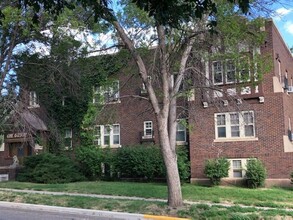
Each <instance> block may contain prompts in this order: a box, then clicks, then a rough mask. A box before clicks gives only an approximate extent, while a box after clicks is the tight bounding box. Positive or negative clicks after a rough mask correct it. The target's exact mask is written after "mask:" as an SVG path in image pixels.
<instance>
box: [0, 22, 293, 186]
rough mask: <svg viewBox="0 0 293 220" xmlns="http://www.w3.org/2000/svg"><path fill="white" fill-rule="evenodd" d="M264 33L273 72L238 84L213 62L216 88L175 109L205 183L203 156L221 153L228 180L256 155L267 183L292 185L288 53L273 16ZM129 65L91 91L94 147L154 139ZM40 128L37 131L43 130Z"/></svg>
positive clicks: (292, 62) (68, 134)
mask: <svg viewBox="0 0 293 220" xmlns="http://www.w3.org/2000/svg"><path fill="white" fill-rule="evenodd" d="M265 31H266V32H267V37H266V40H265V42H264V44H263V45H262V46H261V47H260V48H257V50H256V52H257V53H260V54H261V55H270V59H271V61H270V63H271V64H272V69H271V71H270V72H269V73H266V74H264V76H263V80H259V81H257V82H256V79H255V78H254V74H252V73H250V77H251V78H250V80H248V81H245V82H244V81H241V82H239V79H237V77H235V76H234V77H230V76H231V74H230V75H229V77H228V74H227V69H228V66H229V68H230V73H231V72H233V71H231V68H232V69H233V68H234V67H233V65H228V63H229V61H227V60H225V61H223V60H213V61H210V62H208V63H206V65H203V66H205V69H204V71H205V72H206V76H208V78H209V80H210V81H211V82H213V83H214V84H216V90H209V91H208V90H205V91H203V90H200V89H197V90H196V91H195V94H196V95H195V96H194V97H193V99H189V100H188V101H186V102H183V101H182V103H183V105H184V107H185V109H186V108H189V111H188V114H187V113H186V112H179V113H180V114H179V115H180V116H179V118H180V119H179V123H178V125H177V134H176V140H177V144H178V145H185V146H188V147H189V151H190V163H191V182H200V181H206V180H207V178H206V177H205V175H204V173H203V170H204V164H205V160H207V159H211V158H216V157H219V156H220V157H226V158H228V159H229V160H230V161H231V168H230V171H229V178H227V179H226V180H229V181H232V182H238V181H241V180H243V178H244V176H245V163H246V161H247V159H249V158H259V159H260V160H261V161H263V162H264V164H265V166H266V169H267V171H268V181H267V182H268V184H287V183H288V182H289V177H290V173H291V172H292V171H293V142H292V141H293V136H292V134H291V129H292V127H293V84H292V81H293V58H292V55H291V53H290V51H289V50H288V48H287V46H286V45H285V43H284V42H283V40H282V38H281V36H280V34H279V32H278V30H277V28H276V27H275V26H274V24H273V22H272V21H268V22H267V23H266V26H265ZM132 62H133V61H130V63H129V65H127V67H126V69H127V71H125V70H122V71H121V72H120V73H122V72H123V74H120V73H119V72H118V73H117V74H114V75H113V76H112V82H111V83H109V84H108V85H103V86H97V87H95V88H94V92H93V103H97V102H99V103H101V102H102V103H104V104H105V105H104V107H103V108H102V110H101V112H100V113H99V117H98V118H97V120H96V122H95V124H96V126H95V129H94V133H93V135H94V144H96V145H99V146H102V147H105V146H109V145H110V146H111V147H112V148H118V147H123V146H126V145H138V144H159V139H158V129H157V125H156V119H155V115H154V113H153V110H152V107H151V105H150V103H149V101H148V100H147V93H146V90H145V87H144V85H143V84H142V83H141V81H140V79H139V78H138V77H137V74H136V73H137V71H138V70H137V69H136V67H135V64H134V63H132ZM230 64H231V63H230ZM125 72H127V74H126V73H125ZM236 72H237V71H235V70H234V74H236ZM221 91H222V92H221ZM207 94H209V95H207ZM214 94H215V95H214ZM227 94H229V95H227ZM29 97H30V101H29V103H31V104H32V103H33V102H37V98H36V97H37V96H36V94H34V93H33V92H31V95H30V96H29ZM210 97H213V99H210ZM291 106H292V107H291ZM33 107H38V106H37V105H34V106H33ZM181 120H182V121H184V123H180V121H181ZM185 122H188V123H189V126H188V127H190V128H191V129H190V130H189V131H187V129H186V126H184V124H185ZM44 126H45V125H44ZM44 126H41V128H39V130H40V131H39V132H41V131H42V132H46V129H45V127H44ZM37 130H38V129H37ZM65 138H67V139H70V140H71V141H70V143H71V146H72V138H73V133H72V130H70V129H68V130H66V131H65ZM6 140H7V137H6ZM6 142H7V141H6ZM6 144H8V143H5V147H3V150H2V152H1V149H0V160H3V158H4V157H2V156H1V155H6V156H7V155H8V154H9V150H8V149H9V148H7V147H6V146H8V145H6ZM73 145H74V144H73ZM7 152H8V153H7ZM11 156H12V155H11ZM0 164H1V163H0Z"/></svg>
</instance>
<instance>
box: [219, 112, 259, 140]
mask: <svg viewBox="0 0 293 220" xmlns="http://www.w3.org/2000/svg"><path fill="white" fill-rule="evenodd" d="M215 120H216V122H215V132H216V139H221V138H247V137H255V122H254V112H253V111H247V112H229V113H218V114H215Z"/></svg>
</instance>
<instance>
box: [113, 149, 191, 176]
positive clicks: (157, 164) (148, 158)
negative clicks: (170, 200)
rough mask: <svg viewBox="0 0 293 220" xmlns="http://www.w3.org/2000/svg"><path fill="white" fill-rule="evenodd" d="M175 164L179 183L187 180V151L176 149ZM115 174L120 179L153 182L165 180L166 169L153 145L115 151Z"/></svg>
mask: <svg viewBox="0 0 293 220" xmlns="http://www.w3.org/2000/svg"><path fill="white" fill-rule="evenodd" d="M176 151H177V162H178V170H179V175H180V179H181V181H186V180H188V178H189V176H190V165H189V159H188V151H187V149H186V148H185V147H183V146H182V147H177V148H176ZM113 162H114V167H115V172H116V173H119V174H120V177H122V178H139V179H145V180H154V179H155V178H165V177H166V168H165V165H164V161H163V157H162V154H161V150H160V148H159V147H158V146H155V145H135V146H125V147H122V148H119V149H117V151H116V153H115V157H114V161H113Z"/></svg>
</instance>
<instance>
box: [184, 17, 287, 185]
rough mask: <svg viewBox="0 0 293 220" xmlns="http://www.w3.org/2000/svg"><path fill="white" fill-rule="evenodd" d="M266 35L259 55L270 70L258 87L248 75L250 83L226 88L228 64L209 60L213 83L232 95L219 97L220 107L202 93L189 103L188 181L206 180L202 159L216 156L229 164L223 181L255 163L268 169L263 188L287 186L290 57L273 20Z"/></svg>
mask: <svg viewBox="0 0 293 220" xmlns="http://www.w3.org/2000/svg"><path fill="white" fill-rule="evenodd" d="M265 31H266V33H267V36H266V40H265V42H264V44H263V45H262V46H261V47H260V50H259V52H260V54H261V55H262V56H264V55H269V57H271V58H270V59H271V60H270V63H272V69H271V71H270V72H268V73H265V74H264V76H263V80H262V81H261V82H259V83H257V86H253V85H252V83H251V82H253V80H254V79H253V74H252V73H250V77H251V78H250V79H249V81H250V82H248V83H245V82H237V80H236V79H235V82H236V83H232V84H229V83H228V82H227V81H228V77H227V75H228V71H227V61H211V62H209V65H208V66H207V68H206V70H207V73H208V76H209V77H210V79H211V80H212V81H213V82H214V84H217V87H218V88H219V89H221V90H224V91H226V92H227V93H228V94H229V93H230V94H231V93H232V94H231V95H230V96H229V97H225V95H223V97H221V98H220V100H219V102H218V104H215V103H213V102H211V101H210V100H209V99H208V97H207V96H205V94H202V96H201V97H197V98H196V99H195V100H194V101H192V102H190V103H189V106H190V110H189V123H191V124H194V129H192V130H190V135H189V137H190V139H189V146H190V162H191V182H203V181H206V177H205V175H204V163H205V160H206V159H211V158H217V157H219V156H220V157H226V158H228V159H229V160H230V161H231V167H230V171H229V178H226V180H229V181H232V182H238V180H241V179H243V178H244V175H245V163H246V161H247V159H249V158H258V159H260V160H261V161H262V162H263V163H264V165H265V167H266V169H267V174H268V177H267V185H270V184H289V178H290V174H291V172H292V171H293V142H292V141H293V137H292V128H293V124H292V122H293V84H292V79H293V58H292V54H291V53H290V51H289V49H288V48H287V46H286V44H285V43H284V41H283V39H282V37H281V36H280V34H279V32H278V30H277V28H276V27H275V25H274V24H273V22H272V21H267V22H266V26H265ZM225 62H226V63H225ZM224 67H226V69H225V68H224ZM219 76H220V77H219ZM199 93H200V92H199ZM214 93H218V91H214ZM220 96H222V95H220Z"/></svg>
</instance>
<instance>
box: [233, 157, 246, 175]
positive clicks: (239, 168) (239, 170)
mask: <svg viewBox="0 0 293 220" xmlns="http://www.w3.org/2000/svg"><path fill="white" fill-rule="evenodd" d="M247 160H248V159H247V158H239V159H237V158H235V159H234V158H233V159H229V161H230V169H229V178H244V177H245V169H246V163H247Z"/></svg>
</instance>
